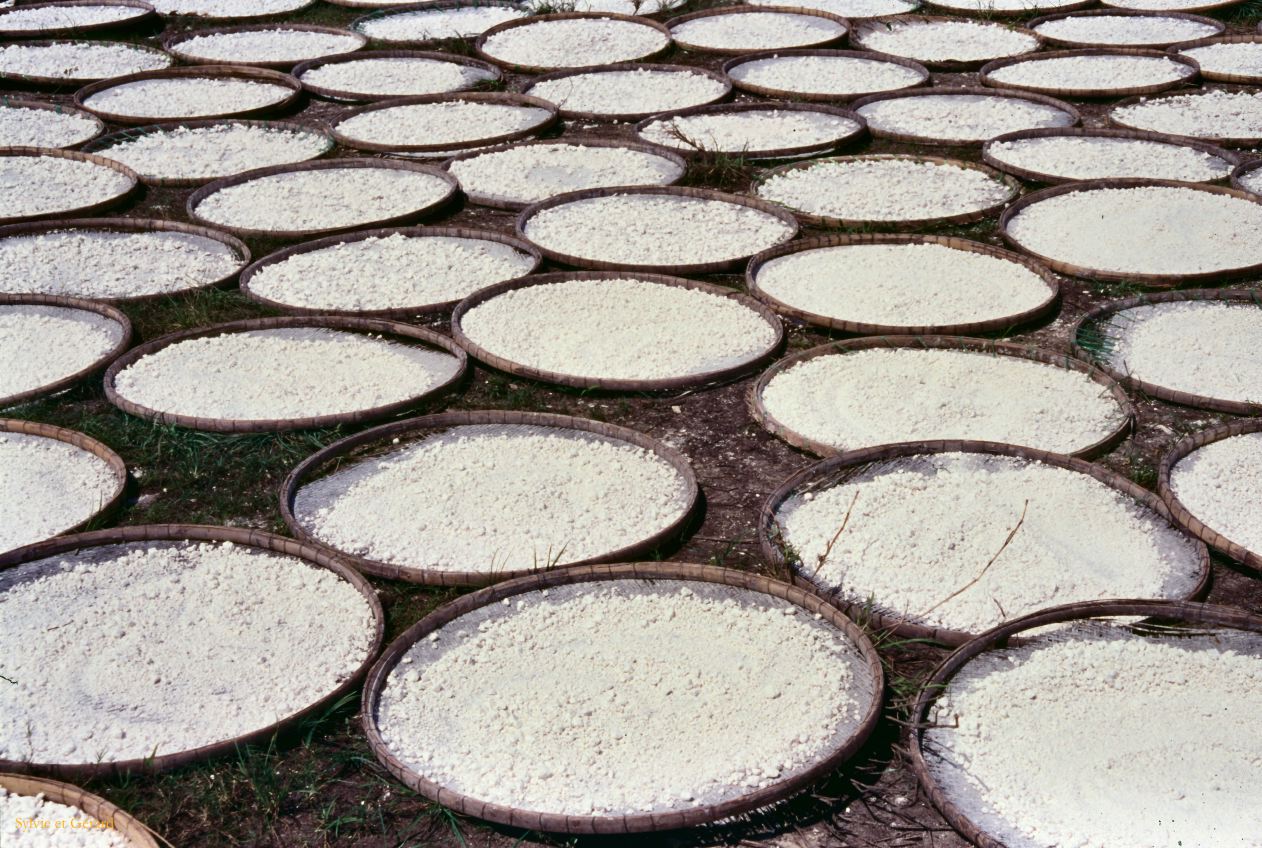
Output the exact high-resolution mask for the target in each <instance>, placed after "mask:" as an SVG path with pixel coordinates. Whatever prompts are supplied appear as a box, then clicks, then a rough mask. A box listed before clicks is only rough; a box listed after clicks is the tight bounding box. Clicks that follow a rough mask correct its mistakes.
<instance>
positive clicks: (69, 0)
mask: <svg viewBox="0 0 1262 848" xmlns="http://www.w3.org/2000/svg"><path fill="white" fill-rule="evenodd" d="M76 6H117V7H121V8H126V9H132V10H133V12H134V14H132V15H130V16H129V17H126V18H121V19H119V20H116V21H103V22H101V23H95V24H69V25H66V26H54V27H44V28H43V29H35V30H32V29H8V28H6V27H5V25H4V19H5V15H4V14H3V13H0V38H13V39H19V38H22V39H25V38H45V39H47V38H60V37H62V36H78V35H85V34H87V33H99V32H106V31H109V30H119V29H132V28H135V29H139V28H141V27H143V26H146V25H148V24H151V23H152V22H153V21H154V20H155V19H156V18H157V17H158V14H157V12H155V11H154V10H153V7H152V6H150V5H149V4H148V3H142V2H140V0H58V2H55V3H22V4H19V5H17V6H14V7H12V8H9V9H6V10H4V11H5V12H13V11H17V10H19V9H20V10H22V11H28V10H30V9H64V8H67V7H76Z"/></svg>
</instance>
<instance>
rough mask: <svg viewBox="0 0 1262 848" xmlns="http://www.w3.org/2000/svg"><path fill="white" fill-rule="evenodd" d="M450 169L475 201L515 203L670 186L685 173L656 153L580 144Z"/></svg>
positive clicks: (537, 147)
mask: <svg viewBox="0 0 1262 848" xmlns="http://www.w3.org/2000/svg"><path fill="white" fill-rule="evenodd" d="M448 170H449V171H450V172H451V175H452V176H453V177H455V178H456V179H458V180H459V181H460V187H461V188H462V189H464V191H465V193H466V194H468V195H469V196H470V197H472V198H473V199H474V200H475V201H476V200H477V198H479V197H485V198H489V199H493V200H500V201H507V202H510V203H533V202H535V201H536V200H544V199H545V198H549V197H552V196H553V195H556V194H563V193H565V192H567V191H582V190H583V189H589V188H606V187H612V186H639V185H668V184H669V183H673V182H675V181H676V180H678V179H679V178H680V177H682V176H683V173H684V169H683V167H681V166H680V165H679V164H678V163H677V162H674V161H672V160H670V159H666V158H665V157H662V156H658V155H657V154H656V153H650V152H648V151H645V150H635V149H632V148H629V147H587V146H584V145H582V144H580V143H572V144H565V143H556V144H529V145H522V146H519V147H513V148H509V149H506V150H499V151H495V152H493V153H483V154H481V155H479V156H474V157H473V158H471V159H461V160H458V161H455V162H452V163H451V165H450V166H448Z"/></svg>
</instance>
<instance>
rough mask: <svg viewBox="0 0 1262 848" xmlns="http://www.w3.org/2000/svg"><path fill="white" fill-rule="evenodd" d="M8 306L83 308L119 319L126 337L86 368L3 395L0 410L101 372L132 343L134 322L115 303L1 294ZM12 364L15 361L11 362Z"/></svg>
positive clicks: (34, 295)
mask: <svg viewBox="0 0 1262 848" xmlns="http://www.w3.org/2000/svg"><path fill="white" fill-rule="evenodd" d="M5 306H56V307H61V308H64V309H79V310H82V311H84V312H95V313H96V314H97V315H101V316H104V317H105V318H108V319H110V320H111V321H113V322H115V323H116V324H118V325H119V327H121V328H122V336H121V338H119V340H118V344H116V345H114V347H113V348H111V349H110V350H109V351H107V352H106V353H105V354H104V355H103V356H101V358H100V359H98V360H96V361H95V362H93V363H92V364H91V365H89V366H87V367H86V368H82V369H80V370H79V371H76V372H75V373H73V374H70V375H68V376H66V377H62V378H61V379H60V380H55V381H53V382H51V383H47V384H45V385H43V386H40V387H38V388H35V389H31V390H29V391H25V392H19V393H18V394H15V395H9V396H8V397H0V409H4V408H6V407H10V406H17V405H18V404H20V403H26V402H28V401H32V400H35V399H37V398H42V397H47V396H49V395H55V394H57V393H58V392H60V391H63V390H65V389H68V388H70V387H71V386H73V385H75V384H76V383H79V382H81V381H83V380H86V379H87V378H89V377H91V376H93V375H95V374H98V373H100V372H101V371H102V370H103V369H104V368H105V367H106V366H107V365H109V364H110V363H111V362H112V361H114V359H116V358H117V357H118V356H119V355H120V354H122V352H123V351H125V350H127V348H128V347H130V346H131V340H132V330H131V321H129V320H128V319H127V316H126V315H124V314H123V313H122V312H120V311H118V310H117V309H115V308H114V307H113V306H107V305H106V304H104V303H100V302H98V301H95V300H84V299H83V298H78V297H59V296H56V295H51V294H0V307H5ZM10 367H12V364H11V363H10Z"/></svg>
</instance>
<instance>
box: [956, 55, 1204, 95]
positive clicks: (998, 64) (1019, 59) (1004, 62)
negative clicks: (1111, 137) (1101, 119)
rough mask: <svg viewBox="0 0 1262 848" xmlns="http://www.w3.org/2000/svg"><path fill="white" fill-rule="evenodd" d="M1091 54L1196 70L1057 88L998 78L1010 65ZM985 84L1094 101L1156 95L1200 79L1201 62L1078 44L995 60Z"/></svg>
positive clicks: (984, 73)
mask: <svg viewBox="0 0 1262 848" xmlns="http://www.w3.org/2000/svg"><path fill="white" fill-rule="evenodd" d="M1087 56H1134V57H1137V58H1143V59H1164V60H1166V61H1171V62H1174V63H1175V64H1176V65H1183V66H1184V67H1188V68H1191V69H1192V73H1191V74H1189V75H1187V76H1184V77H1180V78H1179V79H1177V80H1173V81H1171V82H1163V83H1151V84H1148V85H1128V86H1120V87H1117V88H1106V87H1102V88H1057V87H1055V86H1051V85H1047V86H1043V85H1018V84H1016V83H1007V82H1000V81H999V80H996V79H995V78H994V76H993V75H994V73H995V71H998V70H1000V69H1002V68H1008V67H1011V66H1013V65H1020V64H1027V63H1031V64H1032V63H1036V62H1048V61H1055V60H1056V59H1069V58H1078V57H1087ZM980 74H981V76H980V78H981V81H982V85H985V86H987V87H990V88H996V89H1003V90H1005V91H1026V92H1032V93H1034V94H1046V95H1049V96H1053V97H1073V98H1075V99H1078V100H1090V99H1095V98H1109V97H1128V96H1132V95H1136V94H1156V93H1158V92H1160V91H1169V90H1171V89H1174V88H1178V87H1179V86H1183V85H1188V84H1191V83H1194V82H1196V81H1197V80H1198V79H1199V78H1200V76H1201V65H1200V63H1199V62H1197V61H1196V60H1195V59H1192V58H1190V57H1188V56H1183V55H1181V54H1179V53H1170V52H1168V51H1164V50H1154V49H1151V48H1144V47H1078V48H1074V49H1072V50H1049V51H1047V52H1045V53H1035V54H1034V55H1030V56H1013V57H1009V58H1005V59H995V60H993V61H990V62H987V63H986V64H985V65H982V68H981V72H980Z"/></svg>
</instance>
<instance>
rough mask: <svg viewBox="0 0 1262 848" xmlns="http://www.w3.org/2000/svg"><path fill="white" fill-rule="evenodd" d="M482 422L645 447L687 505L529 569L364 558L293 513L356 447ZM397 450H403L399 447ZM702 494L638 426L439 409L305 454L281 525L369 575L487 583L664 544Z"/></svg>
mask: <svg viewBox="0 0 1262 848" xmlns="http://www.w3.org/2000/svg"><path fill="white" fill-rule="evenodd" d="M486 424H500V425H504V426H519V425H528V426H535V427H551V428H557V429H564V430H574V431H579V432H584V433H595V434H596V435H600V436H604V437H606V438H611V439H615V440H618V441H621V442H624V443H627V444H631V445H635V446H636V447H639V448H643V449H645V450H647V451H650V452H651V453H653V454H654V456H656V457H658V458H659V459H662V460H663V461H665V462H667V463H668V464H670V466H671V467H672V468H674V469H675V471H676V472H678V473H679V475H680V476H681V477H682V478H683V481H684V484H685V487H686V489H687V492H686V494H685V500H686V505H685V506H684V508H683V510H682V511H681V512H680V514H679V515H678V516H677V517H676V518H675V520H674V521H672V522H671V523H670V524H668V525H667V526H665V527H662V528H660V529H658V530H657V531H656V532H654V533H653V534H652V535H650V536H647V537H645V538H644V539H641V540H640V541H638V542H633V543H632V544H629V545H624V546H623V547H621V548H618V549H616V550H612V551H606V552H605V553H602V554H599V555H597V556H593V557H588V558H586V559H582V560H575V561H573V562H567V563H562V564H559V565H557V566H555V567H551V568H550V567H547V566H544V567H543V568H541V569H538V570H529V569H527V570H515V571H502V572H496V571H447V570H442V569H433V568H426V567H414V566H409V565H400V564H395V563H388V562H382V561H380V560H374V559H369V558H367V557H363V556H359V555H356V554H351V553H348V552H346V551H340V550H338V549H337V548H335V547H333V546H332V545H331V544H329V543H327V542H324V541H322V540H321V539H319V538H317V537H316V536H315V534H313V533H312V532H311V531H309V530H308V529H307V528H306V527H305V526H304V525H303V524H302V522H300V521H299V520H298V517H297V516H296V515H295V514H294V503H295V501H296V499H297V497H298V492H299V491H300V490H301V489H302V488H303V486H305V485H306V484H307V483H308V482H311V481H312V480H314V479H315V478H316V475H317V474H319V472H321V471H324V470H326V469H327V470H330V471H332V470H335V469H332V468H330V467H329V466H330V465H332V464H336V465H337V467H338V468H341V467H344V466H343V463H344V462H348V463H350V464H352V465H358V464H360V463H361V462H363V461H365V458H362V457H352V456H351V454H352V453H354V452H356V451H358V450H359V449H360V448H366V447H369V446H382V445H383V443H386V442H387V441H389V442H411V441H414V440H415V439H417V438H422V437H424V436H425V435H428V434H430V433H432V432H437V431H440V430H451V429H455V428H457V427H468V426H478V425H486ZM399 449H400V450H401V449H402V447H400V448H399ZM700 498H701V487H700V484H699V483H698V482H697V474H696V472H695V471H694V470H693V468H692V465H691V464H690V463H689V462H688V459H687V457H685V456H684V455H683V454H682V453H681V452H679V451H677V450H675V449H674V448H672V447H671V446H670V445H667V444H666V443H665V442H662V441H661V440H659V439H655V438H654V437H652V436H650V435H648V434H647V433H641V432H639V431H638V430H632V429H629V428H627V427H622V426H619V425H616V424H607V423H605V422H602V421H594V420H592V419H589V418H579V417H576V416H572V415H560V414H557V413H551V412H518V411H516V410H475V411H461V412H440V413H438V414H436V415H424V416H421V417H419V418H408V419H405V420H403V421H394V422H391V423H389V424H382V425H379V426H376V427H373V428H371V429H368V430H364V431H362V432H360V433H356V434H354V435H352V436H347V437H345V438H343V439H339V440H338V441H336V442H333V443H332V444H330V445H328V446H326V447H324V448H321V449H320V450H318V451H316V452H315V453H313V454H312V455H311V456H309V457H307V458H306V459H304V460H303V461H302V462H301V463H299V464H298V465H297V466H295V467H294V469H293V470H292V471H290V472H289V474H287V475H286V476H285V480H284V482H283V483H282V484H281V488H280V514H281V518H282V519H283V520H284V522H285V526H286V527H287V528H288V529H289V532H291V533H292V534H293V535H294V538H296V539H299V540H301V541H302V542H304V543H305V544H308V545H311V546H313V547H316V548H320V549H322V550H327V551H328V552H329V553H330V555H334V556H338V557H341V558H342V559H345V560H347V561H349V562H351V563H352V564H353V565H354V566H355V567H356V568H358V569H359V570H360V571H361V572H363V573H364V574H371V575H373V576H375V577H382V578H385V579H387V580H402V581H405V582H408V583H421V584H425V585H430V586H486V585H490V584H492V583H496V582H499V581H502V580H511V579H514V578H517V577H525V576H527V575H530V574H538V573H541V572H544V571H553V570H555V569H556V568H567V567H571V566H575V565H592V564H596V563H609V562H623V561H627V560H630V559H635V558H637V557H641V556H649V555H651V554H652V553H653V552H654V551H656V550H657V549H658V548H660V547H661V546H662V545H663V544H666V543H669V542H670V541H672V540H674V539H677V538H679V537H680V536H681V535H682V534H683V533H684V531H685V529H686V527H687V525H688V522H689V521H690V520H691V519H692V518H693V516H694V515H695V514H696V511H697V507H698V504H699V502H700Z"/></svg>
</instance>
